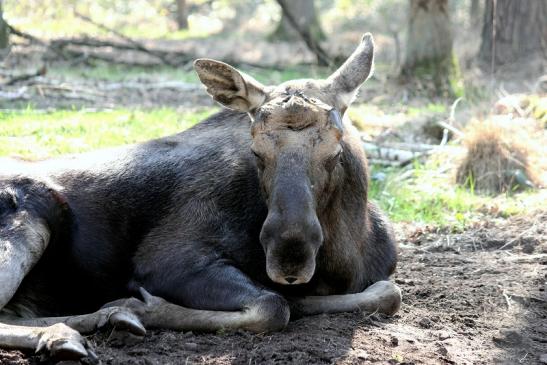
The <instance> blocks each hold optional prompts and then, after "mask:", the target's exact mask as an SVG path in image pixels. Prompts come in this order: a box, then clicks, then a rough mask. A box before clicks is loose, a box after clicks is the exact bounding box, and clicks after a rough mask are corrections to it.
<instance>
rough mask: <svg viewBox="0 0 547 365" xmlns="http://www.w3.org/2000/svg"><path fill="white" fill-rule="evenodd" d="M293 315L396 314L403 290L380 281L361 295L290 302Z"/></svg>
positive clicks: (317, 297) (333, 296) (387, 282)
mask: <svg viewBox="0 0 547 365" xmlns="http://www.w3.org/2000/svg"><path fill="white" fill-rule="evenodd" d="M289 303H290V307H291V314H294V315H295V316H306V315H314V314H322V313H341V312H352V311H354V310H357V309H358V310H361V311H363V312H366V313H383V314H387V315H392V314H395V313H396V312H397V311H398V310H399V307H400V306H401V290H400V289H399V287H398V286H397V285H395V284H393V283H392V282H391V281H388V280H382V281H378V282H376V283H374V284H372V285H371V286H369V287H368V288H366V289H365V290H364V291H362V292H361V293H355V294H344V295H326V296H309V297H303V298H291V299H290V300H289Z"/></svg>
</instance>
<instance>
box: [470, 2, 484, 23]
mask: <svg viewBox="0 0 547 365" xmlns="http://www.w3.org/2000/svg"><path fill="white" fill-rule="evenodd" d="M481 19H482V16H481V4H480V1H479V0H471V6H470V7H469V20H470V23H471V27H472V28H477V27H478V26H479V25H480V22H481Z"/></svg>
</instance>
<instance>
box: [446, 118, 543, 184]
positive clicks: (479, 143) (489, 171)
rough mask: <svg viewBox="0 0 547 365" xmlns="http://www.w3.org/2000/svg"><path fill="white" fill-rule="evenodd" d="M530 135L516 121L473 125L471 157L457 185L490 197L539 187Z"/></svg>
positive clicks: (464, 163) (470, 129) (469, 133)
mask: <svg viewBox="0 0 547 365" xmlns="http://www.w3.org/2000/svg"><path fill="white" fill-rule="evenodd" d="M530 133H531V132H530V131H529V130H528V129H527V128H525V127H523V126H522V125H520V126H519V124H518V123H516V122H515V120H510V121H508V122H507V123H504V122H503V121H500V120H497V121H493V120H486V121H473V122H471V123H470V124H469V126H468V128H467V132H466V134H465V140H464V143H465V145H466V147H467V154H466V156H465V157H464V159H463V161H462V162H461V164H460V165H459V167H458V169H457V173H456V181H457V183H458V184H460V185H463V186H466V187H468V188H470V189H471V190H473V191H475V192H479V193H486V194H499V193H504V192H511V191H515V190H522V189H524V188H528V187H536V186H538V185H539V181H538V178H537V176H539V174H538V172H537V171H536V168H537V165H536V164H535V163H534V162H533V161H534V159H535V158H534V154H535V151H534V148H533V147H532V146H533V143H531V140H532V136H531V134H530Z"/></svg>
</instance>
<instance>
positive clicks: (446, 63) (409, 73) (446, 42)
mask: <svg viewBox="0 0 547 365" xmlns="http://www.w3.org/2000/svg"><path fill="white" fill-rule="evenodd" d="M451 27H452V24H451V21H450V14H449V7H448V0H410V14H409V23H408V39H407V49H406V55H405V60H404V63H403V67H402V69H401V76H402V78H403V80H410V79H413V78H418V79H425V80H431V81H432V82H433V85H434V87H435V91H437V92H448V93H449V94H450V95H453V94H455V93H457V90H456V89H457V82H458V80H459V71H458V64H457V59H456V57H455V55H454V51H453V48H452V42H453V36H452V29H451Z"/></svg>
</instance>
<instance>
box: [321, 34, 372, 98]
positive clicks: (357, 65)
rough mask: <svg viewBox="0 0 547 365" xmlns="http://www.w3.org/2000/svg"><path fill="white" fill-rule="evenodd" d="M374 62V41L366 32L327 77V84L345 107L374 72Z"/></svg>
mask: <svg viewBox="0 0 547 365" xmlns="http://www.w3.org/2000/svg"><path fill="white" fill-rule="evenodd" d="M373 64H374V41H373V40H372V35H371V34H370V33H366V34H365V35H363V38H362V39H361V43H360V44H359V46H357V48H356V49H355V51H353V53H352V54H351V56H349V58H348V59H347V60H346V62H344V64H343V65H342V66H340V68H338V70H336V71H335V72H334V73H333V74H332V75H331V76H329V78H328V79H327V84H328V85H329V88H330V89H331V90H332V92H333V93H335V95H337V96H338V97H339V99H340V100H339V101H340V102H341V103H342V104H343V106H344V107H346V108H347V107H348V106H349V105H350V104H351V103H352V101H353V99H354V98H355V95H357V91H358V90H359V87H360V86H361V84H362V83H363V82H365V81H366V80H367V79H368V77H369V76H370V75H371V74H372V70H373V67H374V66H373Z"/></svg>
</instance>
